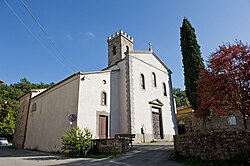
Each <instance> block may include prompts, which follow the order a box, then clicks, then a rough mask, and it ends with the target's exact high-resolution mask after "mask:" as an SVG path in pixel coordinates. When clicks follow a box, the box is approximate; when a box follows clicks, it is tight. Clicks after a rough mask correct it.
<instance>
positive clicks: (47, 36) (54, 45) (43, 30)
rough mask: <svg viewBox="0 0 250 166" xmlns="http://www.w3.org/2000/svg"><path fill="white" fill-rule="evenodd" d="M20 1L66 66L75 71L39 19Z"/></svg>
mask: <svg viewBox="0 0 250 166" xmlns="http://www.w3.org/2000/svg"><path fill="white" fill-rule="evenodd" d="M20 2H21V3H22V5H23V6H24V8H25V9H26V10H27V12H28V13H29V15H30V16H31V17H32V19H33V20H34V21H35V22H36V24H37V25H38V27H39V28H40V29H41V31H42V32H43V34H44V35H45V36H46V38H47V39H48V40H49V41H50V43H51V44H52V45H53V47H54V48H55V49H56V50H57V52H58V53H59V54H60V55H61V56H62V57H63V59H64V61H65V62H66V63H67V64H68V66H69V67H70V68H71V69H72V71H74V72H76V71H75V70H74V68H73V67H72V65H71V64H70V63H69V61H68V60H67V58H66V57H65V56H64V55H63V53H62V51H60V49H59V48H58V47H57V46H56V44H55V42H54V41H53V40H52V39H51V37H50V36H49V34H48V33H47V32H46V30H45V29H44V28H43V26H42V25H41V24H40V23H39V21H38V20H37V19H36V18H35V16H34V15H33V14H32V13H31V11H30V10H29V8H28V6H27V5H26V4H25V3H24V2H23V0H20Z"/></svg>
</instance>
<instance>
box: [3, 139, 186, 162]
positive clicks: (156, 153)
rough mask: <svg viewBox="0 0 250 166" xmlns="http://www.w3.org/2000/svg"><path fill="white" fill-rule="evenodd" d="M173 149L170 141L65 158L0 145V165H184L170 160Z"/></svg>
mask: <svg viewBox="0 0 250 166" xmlns="http://www.w3.org/2000/svg"><path fill="white" fill-rule="evenodd" d="M172 151H173V145H172V144H171V143H161V144H159V143H158V144H156V143H154V144H143V145H135V146H134V147H133V148H132V149H131V150H129V151H128V152H126V153H124V154H122V155H120V156H119V157H116V158H112V159H89V158H80V159H75V158H66V157H64V156H62V155H57V154H51V153H43V152H35V151H27V150H14V149H12V148H11V147H0V165H3V166H5V165H6V166H12V165H13V166H44V165H47V166H63V165H68V166H78V165H79V166H80V165H90V166H95V165H102V166H140V165H142V166H151V165H155V166H157V165H159V166H161V165H167V166H184V165H182V164H179V163H176V162H173V161H170V160H169V159H168V158H169V155H170V153H171V152H172Z"/></svg>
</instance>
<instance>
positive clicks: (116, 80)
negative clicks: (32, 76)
mask: <svg viewBox="0 0 250 166" xmlns="http://www.w3.org/2000/svg"><path fill="white" fill-rule="evenodd" d="M171 73H172V72H171V70H170V69H169V68H168V67H167V66H166V65H165V64H164V63H163V62H162V61H161V60H160V59H159V57H158V56H157V55H156V54H155V53H154V52H153V50H152V49H151V48H149V50H146V51H141V50H134V49H133V38H132V37H131V36H129V35H128V34H126V33H125V32H123V31H122V30H120V31H119V32H116V33H115V34H113V35H112V36H110V37H108V66H107V67H106V68H105V69H103V70H101V71H97V72H79V73H75V74H73V75H71V76H70V77H68V78H65V79H64V80H62V81H61V82H59V83H57V84H56V85H54V86H53V87H51V88H48V89H41V90H34V91H31V92H29V93H27V94H25V95H23V96H21V97H20V107H19V111H18V115H17V123H16V130H15V134H14V140H13V146H15V147H17V148H24V149H36V150H41V151H48V152H57V151H60V150H61V147H62V144H61V136H62V135H64V134H65V131H66V130H70V129H71V128H73V127H76V126H78V127H79V128H81V129H84V128H88V129H90V130H91V132H92V134H93V138H94V139H106V138H114V136H115V134H135V135H136V137H135V140H134V142H135V143H141V142H144V141H145V142H150V141H153V140H160V139H163V140H166V141H172V140H173V135H175V134H177V123H176V117H175V109H176V108H175V104H174V98H173V93H172V83H171Z"/></svg>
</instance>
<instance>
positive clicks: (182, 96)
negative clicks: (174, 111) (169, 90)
mask: <svg viewBox="0 0 250 166" xmlns="http://www.w3.org/2000/svg"><path fill="white" fill-rule="evenodd" d="M173 94H174V95H175V96H176V98H175V100H176V106H177V107H190V105H189V101H188V100H187V96H186V92H185V90H181V89H180V88H173Z"/></svg>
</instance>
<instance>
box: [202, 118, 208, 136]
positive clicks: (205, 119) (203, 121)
mask: <svg viewBox="0 0 250 166" xmlns="http://www.w3.org/2000/svg"><path fill="white" fill-rule="evenodd" d="M206 121H207V117H201V132H202V133H206V132H207V123H206Z"/></svg>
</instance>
